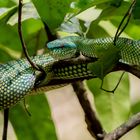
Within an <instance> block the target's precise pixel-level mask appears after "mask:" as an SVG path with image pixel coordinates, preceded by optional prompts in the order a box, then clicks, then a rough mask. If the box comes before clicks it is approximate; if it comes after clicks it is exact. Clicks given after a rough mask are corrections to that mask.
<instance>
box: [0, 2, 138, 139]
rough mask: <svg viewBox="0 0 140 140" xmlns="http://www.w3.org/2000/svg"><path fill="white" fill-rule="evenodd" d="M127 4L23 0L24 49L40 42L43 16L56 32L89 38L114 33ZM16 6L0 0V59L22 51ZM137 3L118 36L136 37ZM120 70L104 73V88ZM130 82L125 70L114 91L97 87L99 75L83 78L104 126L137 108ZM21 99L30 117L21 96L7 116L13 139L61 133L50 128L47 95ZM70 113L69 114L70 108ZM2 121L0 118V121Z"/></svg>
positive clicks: (35, 51) (34, 49) (39, 47)
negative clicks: (105, 74) (87, 78)
mask: <svg viewBox="0 0 140 140" xmlns="http://www.w3.org/2000/svg"><path fill="white" fill-rule="evenodd" d="M129 5H130V1H129V0H124V1H123V0H118V1H116V0H51V1H50V0H32V1H30V0H24V7H23V16H22V27H23V34H24V39H25V42H26V45H27V47H28V51H29V53H30V55H35V54H38V53H39V52H40V50H42V49H44V48H45V43H46V41H47V36H46V34H45V31H44V27H43V23H42V20H43V21H44V22H45V23H46V24H47V25H48V26H49V28H50V29H51V31H52V32H53V33H57V34H58V35H59V36H60V37H63V36H66V35H75V34H77V35H80V36H86V37H88V38H98V37H107V36H114V35H115V32H116V29H117V27H118V25H119V23H120V21H121V19H122V18H123V16H124V14H125V13H126V10H127V9H128V7H129ZM17 6H18V1H17V0H4V1H3V0H0V62H1V63H5V62H7V61H10V60H13V59H18V58H21V57H23V52H22V49H21V44H20V41H19V37H18V32H17ZM139 9H140V2H139V1H137V4H136V6H135V7H134V10H133V13H132V19H131V21H130V23H129V25H128V27H127V28H126V30H125V31H124V33H123V34H122V36H124V37H129V38H132V39H139V36H140V30H139V29H140V26H139V24H140V21H139V19H140V16H139ZM119 76H120V73H112V74H109V75H108V76H107V77H106V78H105V82H104V88H106V89H112V88H113V87H114V86H115V84H116V83H117V81H118V78H119ZM130 77H131V78H130ZM130 79H131V81H130ZM133 82H134V78H133V77H132V76H129V77H128V74H125V77H124V78H123V80H122V82H121V85H120V86H119V88H118V89H117V90H116V92H115V95H112V94H109V93H106V92H103V91H101V90H100V88H99V87H100V84H101V81H100V80H99V79H92V80H88V81H86V82H85V84H86V86H87V88H89V89H90V91H91V93H92V96H93V97H94V104H95V108H96V111H97V115H98V118H99V120H100V121H101V123H102V125H103V127H104V129H105V130H106V131H107V132H109V131H111V130H113V129H114V128H116V127H117V126H119V125H120V124H121V123H123V122H124V121H125V120H127V119H128V117H130V116H131V115H132V114H134V113H136V112H139V110H140V109H139V104H140V100H139V98H138V96H136V95H137V94H136V92H137V91H134V92H132V90H133V88H132V85H134V83H133ZM68 90H69V88H68V89H66V90H65V91H63V90H62V92H64V93H62V94H65V92H68ZM54 92H55V91H54ZM132 93H133V95H132ZM64 96H65V95H64ZM135 97H136V98H135ZM67 102H69V101H68V99H67ZM26 103H27V104H28V105H29V110H30V111H31V114H32V117H28V115H27V113H26V112H25V109H24V106H23V103H22V102H21V103H20V104H18V105H16V106H15V107H13V108H12V109H11V111H10V122H11V124H12V127H13V129H14V132H15V135H16V137H17V139H19V140H22V139H25V138H26V140H32V139H33V140H40V139H41V140H46V138H48V139H49V140H55V139H58V137H59V135H60V134H59V133H58V130H57V129H58V128H57V127H56V128H55V126H56V124H55V122H54V121H53V119H52V116H51V110H52V108H51V109H50V103H48V101H47V98H46V96H45V95H44V94H41V95H37V96H31V97H27V99H26ZM69 117H70V118H71V117H72V114H71V116H69ZM2 121H3V120H2V119H1V120H0V122H1V124H2ZM139 130H140V128H139V127H137V129H135V130H134V131H133V134H132V136H133V138H134V136H135V139H139V137H140V134H139V133H138V132H139ZM56 133H57V134H56ZM70 133H72V132H70ZM85 133H86V132H85ZM0 134H1V133H0ZM77 135H78V134H77ZM79 135H80V134H79ZM128 137H129V136H128ZM123 139H126V138H123ZM65 140H66V139H65Z"/></svg>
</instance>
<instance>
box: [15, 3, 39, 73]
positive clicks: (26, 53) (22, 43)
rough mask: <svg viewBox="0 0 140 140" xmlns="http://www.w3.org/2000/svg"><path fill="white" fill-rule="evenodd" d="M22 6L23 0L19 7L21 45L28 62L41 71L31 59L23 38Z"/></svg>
mask: <svg viewBox="0 0 140 140" xmlns="http://www.w3.org/2000/svg"><path fill="white" fill-rule="evenodd" d="M22 7H23V0H19V8H18V33H19V38H20V41H21V45H22V49H23V52H24V55H25V57H26V58H27V60H28V62H29V63H30V64H31V66H32V67H33V68H34V69H36V70H38V71H41V69H40V68H39V67H38V66H37V65H36V64H34V63H33V62H32V60H31V59H30V56H29V54H28V51H27V48H26V45H25V42H24V39H23V35H22V27H21V18H22Z"/></svg>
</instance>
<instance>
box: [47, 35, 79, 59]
mask: <svg viewBox="0 0 140 140" xmlns="http://www.w3.org/2000/svg"><path fill="white" fill-rule="evenodd" d="M74 38H75V37H73V36H71V37H65V38H61V39H56V40H54V41H52V42H49V43H48V44H47V48H48V49H49V53H50V54H51V55H53V56H54V57H55V58H58V59H59V60H60V59H67V58H71V57H74V56H75V54H76V52H77V45H76V43H75V42H74Z"/></svg>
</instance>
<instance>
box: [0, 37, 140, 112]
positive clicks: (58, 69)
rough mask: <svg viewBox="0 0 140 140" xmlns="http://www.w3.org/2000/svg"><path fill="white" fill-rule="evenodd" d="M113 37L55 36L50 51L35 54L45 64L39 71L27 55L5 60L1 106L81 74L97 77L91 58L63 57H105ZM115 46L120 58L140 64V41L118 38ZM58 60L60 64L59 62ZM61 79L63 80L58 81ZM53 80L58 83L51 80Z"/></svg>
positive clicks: (1, 69) (0, 77)
mask: <svg viewBox="0 0 140 140" xmlns="http://www.w3.org/2000/svg"><path fill="white" fill-rule="evenodd" d="M113 40H114V39H113V38H110V37H109V38H99V39H86V38H82V37H77V36H70V37H65V38H62V39H57V40H54V41H52V42H50V43H48V44H47V47H48V49H49V50H50V52H49V53H48V54H44V55H39V56H35V57H32V58H31V59H32V61H33V62H34V63H35V64H37V65H39V66H41V68H42V69H43V70H44V73H40V72H38V71H35V70H34V69H33V68H32V67H31V65H30V64H29V63H28V61H27V60H26V59H19V60H13V61H10V62H8V63H6V64H1V65H0V109H6V108H10V107H11V106H13V105H15V104H16V103H17V102H19V101H20V100H21V99H23V98H24V97H25V96H26V95H30V94H31V93H32V92H33V91H36V90H50V89H52V88H53V89H54V88H58V87H60V86H64V85H66V84H68V83H70V82H73V81H75V80H79V79H80V78H82V79H89V78H93V77H94V76H95V75H94V74H93V72H92V71H91V70H90V69H88V62H84V61H83V62H79V61H77V63H71V64H69V65H65V64H62V63H61V60H65V59H72V58H73V57H77V55H79V54H80V53H81V54H82V55H84V56H88V57H91V58H96V59H97V60H98V59H101V58H102V56H103V55H104V53H106V52H108V50H109V48H110V46H112V45H113ZM115 47H116V48H117V50H118V52H119V54H118V55H119V61H120V62H123V63H127V64H128V65H130V66H136V67H138V68H140V41H134V40H131V39H127V38H118V40H117V42H116V45H115ZM106 54H107V53H106ZM98 57H99V58H98ZM109 59H112V58H109ZM57 63H59V64H60V65H55V64H57ZM59 80H60V82H57V81H59ZM51 81H53V82H54V83H53V84H50V83H51ZM49 85H50V88H49Z"/></svg>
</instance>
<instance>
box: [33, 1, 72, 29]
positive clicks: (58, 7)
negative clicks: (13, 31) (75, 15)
mask: <svg viewBox="0 0 140 140" xmlns="http://www.w3.org/2000/svg"><path fill="white" fill-rule="evenodd" d="M32 1H33V3H34V5H35V7H36V9H37V11H38V13H39V15H40V17H41V19H42V20H43V21H44V22H45V23H46V24H47V25H48V26H49V28H50V29H52V30H54V29H56V28H58V27H59V26H60V24H61V23H62V22H63V20H64V17H65V15H66V14H67V12H68V11H69V10H70V4H71V2H72V1H73V0H65V1H64V0H63V1H62V0H32Z"/></svg>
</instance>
